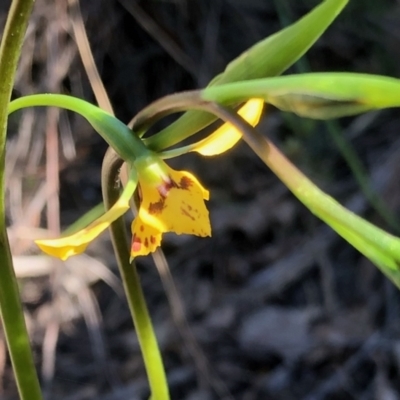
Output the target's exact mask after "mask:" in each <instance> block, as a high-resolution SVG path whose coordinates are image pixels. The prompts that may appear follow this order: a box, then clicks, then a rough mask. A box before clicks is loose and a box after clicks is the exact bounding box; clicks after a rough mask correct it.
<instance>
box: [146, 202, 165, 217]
mask: <svg viewBox="0 0 400 400" xmlns="http://www.w3.org/2000/svg"><path fill="white" fill-rule="evenodd" d="M164 207H165V200H164V199H160V200H159V201H157V202H156V203H150V205H149V214H160V213H161V211H162V210H163V209H164Z"/></svg>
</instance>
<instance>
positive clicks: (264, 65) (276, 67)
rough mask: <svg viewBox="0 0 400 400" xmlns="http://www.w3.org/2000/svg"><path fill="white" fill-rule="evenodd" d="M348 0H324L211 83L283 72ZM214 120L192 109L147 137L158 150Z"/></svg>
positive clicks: (208, 115)
mask: <svg viewBox="0 0 400 400" xmlns="http://www.w3.org/2000/svg"><path fill="white" fill-rule="evenodd" d="M347 2H348V0H325V1H324V2H322V3H321V4H320V5H319V6H317V7H315V8H314V9H313V10H312V11H310V12H309V13H308V14H307V15H305V16H304V17H303V18H301V19H300V20H299V21H297V22H295V23H294V24H292V25H290V26H288V27H287V28H285V29H283V30H281V31H279V32H277V33H275V34H274V35H272V36H269V37H268V38H266V39H264V40H262V41H261V42H259V43H257V44H255V45H254V46H253V47H251V48H250V49H248V50H247V51H246V52H244V53H243V54H242V55H240V56H239V57H238V58H236V59H235V60H234V61H232V62H231V63H230V64H229V65H228V66H227V68H226V70H225V71H224V72H223V73H222V74H220V75H218V76H217V77H215V78H214V79H213V80H212V82H211V83H210V85H211V86H216V85H221V84H225V83H228V82H236V81H243V80H249V79H258V78H262V77H268V76H276V75H280V74H281V73H282V72H284V71H285V70H286V69H287V68H289V67H290V66H291V65H293V64H294V63H295V62H296V61H297V60H298V59H299V58H300V57H301V56H302V55H303V54H304V53H305V52H306V51H307V50H308V49H309V48H310V47H311V46H312V45H313V44H314V43H315V42H316V40H317V39H318V38H319V37H320V36H321V35H322V34H323V33H324V31H325V30H326V29H327V27H328V26H329V25H330V24H331V23H332V21H333V20H334V19H335V18H336V16H337V15H338V14H339V13H340V12H341V11H342V9H343V8H344V7H345V5H346V4H347ZM214 120H215V117H213V116H211V115H210V114H206V113H202V112H199V111H189V112H187V113H185V114H184V115H183V116H182V117H181V118H179V119H178V120H177V121H176V122H174V123H173V124H171V125H169V126H168V127H167V128H165V129H164V130H162V131H160V132H158V133H157V134H155V135H153V136H151V137H150V138H148V139H146V140H145V143H146V144H147V145H148V146H149V148H151V149H152V150H155V151H159V150H163V149H165V148H167V147H170V146H172V145H174V144H176V143H179V142H180V141H182V140H184V139H186V138H187V137H189V136H191V135H192V134H194V133H196V132H198V131H199V130H200V129H202V128H204V127H205V126H207V125H209V124H210V123H211V122H213V121H214Z"/></svg>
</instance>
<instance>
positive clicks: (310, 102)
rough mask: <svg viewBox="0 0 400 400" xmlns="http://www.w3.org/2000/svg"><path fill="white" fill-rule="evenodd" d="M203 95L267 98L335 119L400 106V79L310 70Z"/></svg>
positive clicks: (223, 99)
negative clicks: (310, 71) (309, 71)
mask: <svg viewBox="0 0 400 400" xmlns="http://www.w3.org/2000/svg"><path fill="white" fill-rule="evenodd" d="M202 97H203V98H204V100H207V101H215V102H218V103H223V104H234V103H237V102H240V101H245V100H247V99H249V98H263V99H264V100H265V101H266V102H267V103H270V104H273V105H274V106H276V107H278V108H279V109H281V110H283V111H290V112H293V113H295V114H297V115H300V116H302V117H309V118H314V119H331V118H338V117H343V116H348V115H354V114H358V113H361V112H365V111H368V110H373V109H380V108H387V107H398V106H400V80H399V79H395V78H390V77H385V76H379V75H368V74H356V73H309V74H299V75H288V76H280V77H275V78H265V79H257V80H251V81H243V82H237V83H230V84H227V85H222V86H215V87H210V88H206V89H204V90H203V95H202Z"/></svg>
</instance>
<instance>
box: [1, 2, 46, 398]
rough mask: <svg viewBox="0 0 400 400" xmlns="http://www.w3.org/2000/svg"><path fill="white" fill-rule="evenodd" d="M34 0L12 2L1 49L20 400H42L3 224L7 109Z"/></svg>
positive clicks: (12, 343) (4, 265)
mask: <svg viewBox="0 0 400 400" xmlns="http://www.w3.org/2000/svg"><path fill="white" fill-rule="evenodd" d="M32 6H33V0H13V2H12V3H11V7H10V10H9V13H8V18H7V22H6V26H5V29H4V32H3V38H2V41H1V45H0V76H1V79H0V313H1V320H2V324H3V330H4V333H5V337H6V341H7V345H8V350H9V353H10V357H11V362H12V366H13V369H14V374H15V380H16V383H17V387H18V391H19V395H20V398H21V400H28V399H29V400H40V399H42V395H41V391H40V385H39V380H38V377H37V374H36V370H35V365H34V362H33V357H32V351H31V347H30V343H29V336H28V332H27V329H26V325H25V319H24V312H23V309H22V305H21V300H20V297H19V290H18V282H17V279H16V276H15V272H14V268H13V263H12V257H11V253H10V247H9V243H8V237H7V231H6V222H5V199H4V192H5V190H4V172H5V142H6V131H7V108H8V104H9V101H10V97H11V90H12V87H13V84H14V76H15V71H16V68H17V62H18V59H19V56H20V52H21V46H22V42H23V39H24V36H25V32H26V27H27V25H28V20H29V16H30V14H31V11H32Z"/></svg>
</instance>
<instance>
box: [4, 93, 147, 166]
mask: <svg viewBox="0 0 400 400" xmlns="http://www.w3.org/2000/svg"><path fill="white" fill-rule="evenodd" d="M36 106H51V107H59V108H63V109H65V110H69V111H73V112H76V113H77V114H79V115H81V116H82V117H84V118H85V119H87V121H88V122H89V123H90V124H91V125H92V126H93V128H94V129H95V130H96V131H97V132H98V133H99V134H100V135H101V136H102V137H103V139H104V140H105V141H106V142H107V143H108V144H109V145H110V146H111V147H112V148H113V149H114V150H115V151H116V152H117V153H118V155H119V156H120V157H121V158H122V159H123V160H125V161H134V159H135V158H138V157H140V156H143V155H144V154H145V153H146V152H148V150H147V148H146V146H145V145H144V144H143V143H142V141H141V139H140V138H139V137H138V136H137V135H135V134H134V132H132V130H131V129H129V128H128V127H127V126H126V125H125V124H124V123H123V122H121V121H120V120H119V119H117V118H115V117H114V116H113V115H111V114H110V113H108V112H107V111H104V110H102V109H101V108H99V107H96V106H94V105H93V104H90V103H88V102H87V101H84V100H81V99H77V98H76V97H73V96H66V95H63V94H34V95H31V96H24V97H20V98H19V99H16V100H14V101H12V102H11V103H10V105H9V108H8V112H9V114H11V113H13V112H14V111H17V110H19V109H21V108H26V107H36Z"/></svg>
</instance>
